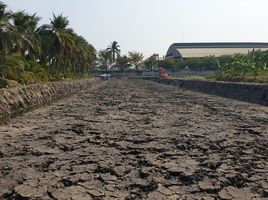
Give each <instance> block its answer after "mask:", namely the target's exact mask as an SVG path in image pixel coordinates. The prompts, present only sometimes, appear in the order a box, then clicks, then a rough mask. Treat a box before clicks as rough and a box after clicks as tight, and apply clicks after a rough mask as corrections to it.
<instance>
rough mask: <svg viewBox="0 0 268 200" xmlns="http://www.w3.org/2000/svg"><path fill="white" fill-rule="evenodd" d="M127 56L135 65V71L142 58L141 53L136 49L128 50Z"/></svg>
mask: <svg viewBox="0 0 268 200" xmlns="http://www.w3.org/2000/svg"><path fill="white" fill-rule="evenodd" d="M128 56H129V59H130V62H131V64H132V65H133V66H134V67H135V69H136V71H138V70H139V67H140V65H141V64H142V61H143V58H144V56H143V54H142V53H140V52H136V51H130V52H128Z"/></svg>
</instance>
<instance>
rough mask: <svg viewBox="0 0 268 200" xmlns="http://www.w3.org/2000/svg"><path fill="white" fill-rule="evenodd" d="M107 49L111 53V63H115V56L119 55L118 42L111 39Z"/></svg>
mask: <svg viewBox="0 0 268 200" xmlns="http://www.w3.org/2000/svg"><path fill="white" fill-rule="evenodd" d="M107 51H108V52H109V53H110V55H111V61H112V65H113V66H114V65H115V61H116V56H118V55H120V52H121V50H120V46H119V44H118V42H116V41H113V42H112V43H111V45H110V46H109V47H108V48H107Z"/></svg>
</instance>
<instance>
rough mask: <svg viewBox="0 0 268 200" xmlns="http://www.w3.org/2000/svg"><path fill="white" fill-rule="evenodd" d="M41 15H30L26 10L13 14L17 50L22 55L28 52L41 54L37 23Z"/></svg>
mask: <svg viewBox="0 0 268 200" xmlns="http://www.w3.org/2000/svg"><path fill="white" fill-rule="evenodd" d="M39 20H40V18H39V17H37V16H36V14H34V15H29V14H27V13H25V12H24V11H19V12H16V13H14V14H13V15H12V21H13V25H14V28H15V31H16V34H14V36H15V37H14V39H15V44H16V45H15V51H16V53H17V54H18V55H20V56H25V55H26V52H27V53H28V54H29V53H30V52H31V53H32V54H35V55H39V54H40V44H39V40H38V38H37V34H36V31H37V24H38V21H39Z"/></svg>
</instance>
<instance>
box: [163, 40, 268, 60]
mask: <svg viewBox="0 0 268 200" xmlns="http://www.w3.org/2000/svg"><path fill="white" fill-rule="evenodd" d="M253 49H256V50H257V49H260V50H268V43H261V42H214V43H174V44H172V45H171V46H170V47H169V49H168V52H167V54H166V56H167V57H174V58H182V57H205V56H209V55H211V56H212V55H215V56H221V55H232V54H234V53H243V54H244V53H247V52H248V51H250V50H253ZM185 52H187V55H183V53H185ZM213 53H214V54H213ZM191 55H192V56H191Z"/></svg>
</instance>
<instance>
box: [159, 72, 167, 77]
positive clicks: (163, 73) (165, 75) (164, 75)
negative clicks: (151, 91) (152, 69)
mask: <svg viewBox="0 0 268 200" xmlns="http://www.w3.org/2000/svg"><path fill="white" fill-rule="evenodd" d="M159 75H160V78H168V73H167V72H166V71H161V72H160V74H159Z"/></svg>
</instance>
